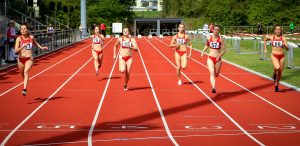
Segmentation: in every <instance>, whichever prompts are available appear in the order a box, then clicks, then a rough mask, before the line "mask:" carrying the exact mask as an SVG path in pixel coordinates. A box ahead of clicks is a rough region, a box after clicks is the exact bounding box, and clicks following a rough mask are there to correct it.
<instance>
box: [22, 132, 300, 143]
mask: <svg viewBox="0 0 300 146" xmlns="http://www.w3.org/2000/svg"><path fill="white" fill-rule="evenodd" d="M293 133H298V132H293V131H290V132H289V131H287V132H285V131H283V132H252V133H251V134H253V135H269V134H273V135H274V134H293ZM239 135H244V133H232V134H226V133H225V134H222V133H221V134H197V135H180V136H174V137H175V138H190V137H220V136H239ZM167 139H169V137H166V136H161V137H132V138H114V139H102V140H94V141H93V142H115V141H133V140H167ZM80 143H86V141H75V142H59V143H45V144H33V145H24V146H45V145H66V144H80ZM241 143H242V142H241ZM99 145H100V144H99Z"/></svg>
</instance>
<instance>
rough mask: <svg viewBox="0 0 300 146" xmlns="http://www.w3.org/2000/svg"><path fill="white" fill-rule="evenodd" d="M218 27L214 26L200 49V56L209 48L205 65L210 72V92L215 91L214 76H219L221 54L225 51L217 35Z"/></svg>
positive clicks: (221, 40)
mask: <svg viewBox="0 0 300 146" xmlns="http://www.w3.org/2000/svg"><path fill="white" fill-rule="evenodd" d="M219 31H220V27H219V26H218V25H215V26H214V29H213V35H212V36H209V37H207V43H206V45H205V47H204V49H203V51H202V54H201V57H203V54H204V52H205V51H206V50H207V48H210V49H209V56H208V58H207V67H208V70H209V73H210V83H211V85H212V90H211V92H212V93H216V77H218V76H219V73H220V71H221V66H222V61H221V58H222V56H223V55H224V54H225V53H226V48H225V44H224V41H223V39H222V38H221V36H220V35H219Z"/></svg>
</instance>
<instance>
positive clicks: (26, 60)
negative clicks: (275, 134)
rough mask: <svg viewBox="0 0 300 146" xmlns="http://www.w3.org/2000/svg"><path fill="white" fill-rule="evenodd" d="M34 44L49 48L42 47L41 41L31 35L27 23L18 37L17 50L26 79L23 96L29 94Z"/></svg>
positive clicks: (19, 63) (20, 68) (20, 66)
mask: <svg viewBox="0 0 300 146" xmlns="http://www.w3.org/2000/svg"><path fill="white" fill-rule="evenodd" d="M33 45H36V46H38V47H39V48H40V49H43V50H46V49H48V47H42V46H41V45H40V44H39V43H37V42H36V40H35V39H34V37H33V35H30V34H29V33H28V27H27V26H26V25H25V24H23V25H21V35H20V36H19V37H17V39H16V44H15V52H16V53H19V59H18V67H19V70H20V71H21V75H22V77H23V79H24V88H23V91H22V95H23V96H26V94H27V90H26V89H27V84H28V79H29V70H30V69H31V67H32V65H33V55H32V47H33Z"/></svg>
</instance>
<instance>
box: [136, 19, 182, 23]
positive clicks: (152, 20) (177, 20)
mask: <svg viewBox="0 0 300 146" xmlns="http://www.w3.org/2000/svg"><path fill="white" fill-rule="evenodd" d="M133 20H134V21H136V22H156V21H157V20H160V22H179V23H180V22H181V21H182V18H133Z"/></svg>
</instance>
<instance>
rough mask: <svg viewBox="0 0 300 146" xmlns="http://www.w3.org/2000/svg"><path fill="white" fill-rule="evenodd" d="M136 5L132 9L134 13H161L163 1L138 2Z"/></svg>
mask: <svg viewBox="0 0 300 146" xmlns="http://www.w3.org/2000/svg"><path fill="white" fill-rule="evenodd" d="M135 3H136V5H135V6H131V7H130V8H131V9H132V10H133V11H161V10H162V4H163V0H136V1H135Z"/></svg>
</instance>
